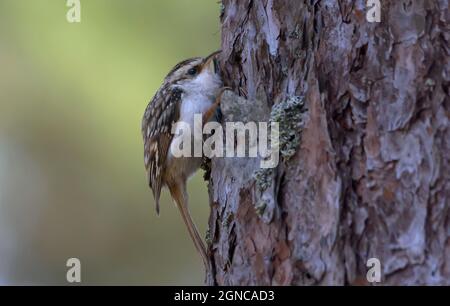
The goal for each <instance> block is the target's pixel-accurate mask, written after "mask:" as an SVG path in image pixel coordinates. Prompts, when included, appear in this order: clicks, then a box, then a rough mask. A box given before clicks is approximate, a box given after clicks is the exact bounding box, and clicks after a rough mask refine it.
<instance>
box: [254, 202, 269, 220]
mask: <svg viewBox="0 0 450 306" xmlns="http://www.w3.org/2000/svg"><path fill="white" fill-rule="evenodd" d="M266 207H267V203H266V202H264V201H260V202H258V203H257V204H256V205H255V211H256V214H257V215H258V216H259V217H261V216H262V215H263V214H264V211H265V210H266Z"/></svg>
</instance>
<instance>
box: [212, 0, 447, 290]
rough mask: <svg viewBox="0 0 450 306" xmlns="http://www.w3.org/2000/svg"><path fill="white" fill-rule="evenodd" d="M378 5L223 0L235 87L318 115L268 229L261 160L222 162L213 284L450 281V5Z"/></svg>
mask: <svg viewBox="0 0 450 306" xmlns="http://www.w3.org/2000/svg"><path fill="white" fill-rule="evenodd" d="M381 2H382V4H381V5H382V15H381V16H382V19H381V23H369V22H368V21H367V20H366V11H367V8H366V3H365V1H362V0H359V1H350V0H341V1H336V0H329V1H300V0H261V1H250V0H246V1H241V0H240V1H236V0H234V1H232V0H230V1H225V0H224V1H223V15H222V50H223V53H222V55H221V60H222V68H223V70H224V73H223V76H224V80H225V83H226V85H228V86H231V87H232V88H233V89H234V92H235V93H239V94H240V95H241V96H245V97H246V98H247V100H246V102H245V103H247V104H248V105H249V109H250V110H251V107H252V106H251V105H252V104H255V101H259V103H261V101H262V103H264V104H266V105H267V106H268V109H270V107H272V105H274V104H277V103H281V102H283V101H286V100H287V99H289V98H290V97H293V96H302V95H304V96H305V104H306V107H307V109H308V111H307V112H306V113H305V124H304V126H303V128H302V138H301V142H300V145H299V146H298V148H297V151H296V154H295V155H294V157H292V158H291V159H289V160H288V161H287V162H283V163H282V164H281V165H280V166H279V167H278V168H277V169H276V172H275V174H274V178H273V179H274V183H275V187H276V188H274V189H273V200H274V206H273V207H269V208H268V209H270V210H272V211H270V214H269V217H268V219H267V218H266V219H264V218H262V217H261V216H260V215H259V214H258V213H257V212H256V209H255V205H256V201H257V198H256V196H255V194H256V193H257V192H256V191H255V190H256V188H257V187H256V184H255V180H254V178H253V177H252V173H254V171H255V170H256V169H257V167H258V166H257V165H258V163H255V162H252V161H249V160H248V159H244V160H240V161H239V160H233V161H226V160H224V159H213V160H212V165H211V169H212V170H211V179H210V183H209V192H210V199H211V207H212V211H211V217H210V224H209V225H210V238H209V240H208V241H209V251H210V257H211V262H212V265H213V269H212V270H210V271H208V283H209V284H219V285H253V284H259V285H275V284H281V285H304V284H334V285H342V284H354V283H361V280H362V283H365V275H366V272H367V267H366V262H367V259H369V258H371V257H376V258H379V259H380V261H381V265H382V284H450V239H449V238H450V211H449V201H450V180H449V178H450V166H449V160H450V153H449V152H450V128H449V118H450V105H449V92H448V91H449V78H450V71H449V67H450V64H449V45H448V42H449V41H448V40H449V37H450V35H449V33H450V31H449V26H448V25H449V18H448V17H449V16H448V1H420V0H415V1H410V0H408V1H381ZM241 102H242V101H241ZM228 103H233V102H228ZM228 115H229V114H228ZM266 115H267V114H266ZM225 117H227V114H225ZM244 117H245V116H244ZM263 117H264V116H263Z"/></svg>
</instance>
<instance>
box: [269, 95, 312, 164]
mask: <svg viewBox="0 0 450 306" xmlns="http://www.w3.org/2000/svg"><path fill="white" fill-rule="evenodd" d="M305 111H306V108H305V100H304V98H303V97H300V96H294V97H291V98H289V99H287V100H286V101H283V102H281V103H278V104H275V105H274V106H273V107H272V112H271V113H270V121H271V122H278V123H279V129H280V155H281V157H282V159H283V161H284V162H286V161H288V160H289V159H290V158H291V157H292V156H294V154H295V152H296V151H297V147H298V145H299V143H300V140H301V128H302V126H303V113H304V112H305Z"/></svg>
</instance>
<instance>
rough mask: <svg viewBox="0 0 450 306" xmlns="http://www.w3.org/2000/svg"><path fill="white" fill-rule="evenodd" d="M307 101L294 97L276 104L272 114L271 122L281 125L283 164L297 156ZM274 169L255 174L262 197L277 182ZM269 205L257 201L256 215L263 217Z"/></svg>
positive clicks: (259, 170)
mask: <svg viewBox="0 0 450 306" xmlns="http://www.w3.org/2000/svg"><path fill="white" fill-rule="evenodd" d="M306 111H307V109H306V108H305V100H304V97H303V96H294V97H290V98H289V99H287V100H285V101H283V102H281V103H278V104H275V105H274V106H273V107H272V111H271V113H270V122H278V124H279V150H280V156H281V160H282V161H283V162H287V161H289V159H290V158H291V157H292V156H294V155H295V152H297V148H298V146H299V144H300V141H301V131H302V128H303V125H304V113H305V112H306ZM274 174H275V172H274V169H273V168H261V169H258V170H256V171H255V172H254V174H253V178H254V180H255V184H256V189H257V191H258V192H259V194H260V195H262V194H263V193H264V192H265V191H266V190H267V189H268V188H269V187H270V186H272V184H273V182H274V180H275V175H274ZM266 207H267V203H266V202H265V201H264V200H263V199H262V198H261V197H260V198H259V200H257V201H256V204H255V209H256V213H257V214H258V215H259V216H261V215H262V214H263V213H264V211H265V209H266Z"/></svg>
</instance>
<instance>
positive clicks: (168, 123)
mask: <svg viewBox="0 0 450 306" xmlns="http://www.w3.org/2000/svg"><path fill="white" fill-rule="evenodd" d="M217 54H218V52H214V53H213V54H211V55H210V56H208V57H206V58H199V57H197V58H191V59H187V60H185V61H182V62H180V63H179V64H177V65H176V66H175V67H174V68H173V69H172V70H171V71H170V72H169V74H168V75H167V76H166V78H165V79H164V83H163V84H162V86H161V87H160V89H159V90H158V91H157V92H156V94H155V96H154V97H153V99H152V101H151V102H150V103H149V104H148V106H147V108H146V110H145V113H144V117H143V120H142V136H143V139H144V161H145V168H146V170H147V177H148V182H149V186H150V188H151V189H152V191H153V196H154V198H155V202H156V211H157V213H158V214H159V209H160V207H159V199H160V195H161V189H162V188H163V187H164V186H167V187H168V189H169V191H170V193H171V195H172V198H173V199H174V201H175V203H176V204H177V206H178V208H179V210H180V212H181V216H182V218H183V221H184V222H185V224H186V226H187V228H188V230H189V234H190V235H191V237H192V239H193V241H194V244H195V246H196V248H197V250H198V251H199V253H200V254H201V256H202V259H203V261H204V263H205V265H206V264H207V256H206V249H205V246H204V244H203V241H202V239H201V237H200V235H199V234H198V231H197V229H196V227H195V224H194V223H193V221H192V218H191V216H190V213H189V209H188V195H187V191H186V183H187V180H188V178H189V176H191V175H192V174H193V173H194V172H195V171H196V170H197V169H198V167H199V166H200V164H201V158H196V157H180V158H175V157H174V156H173V155H171V153H170V145H171V143H172V140H173V134H172V133H171V130H172V125H173V124H175V123H176V122H178V121H184V122H187V123H189V124H193V122H191V121H192V116H193V114H194V113H201V114H202V115H204V116H205V115H207V116H208V118H204V119H206V120H204V122H206V121H208V120H209V119H210V118H209V117H210V114H212V113H214V110H215V108H217V106H218V102H219V100H218V99H217V96H218V94H219V92H220V88H221V86H222V84H221V81H220V78H219V76H218V75H217V74H216V72H215V71H212V70H211V69H210V68H211V65H210V64H211V62H212V61H213V59H214V57H215V56H216V55H217Z"/></svg>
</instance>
